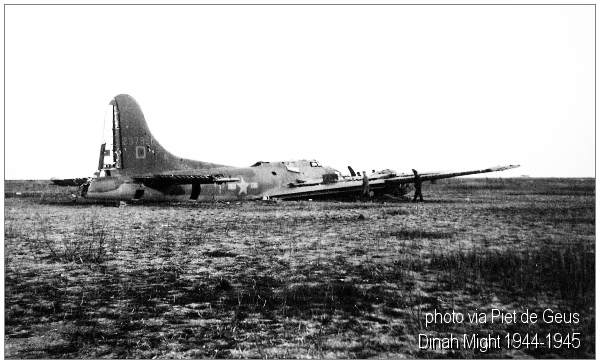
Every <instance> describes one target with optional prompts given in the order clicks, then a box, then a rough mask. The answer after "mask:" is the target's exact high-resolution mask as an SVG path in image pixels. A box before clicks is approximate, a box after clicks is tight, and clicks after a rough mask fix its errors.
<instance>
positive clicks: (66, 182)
mask: <svg viewBox="0 0 600 364" xmlns="http://www.w3.org/2000/svg"><path fill="white" fill-rule="evenodd" d="M88 179H89V178H87V177H86V178H65V179H60V178H51V179H50V181H52V183H54V184H55V185H58V186H73V187H79V186H81V185H82V184H84V183H86V182H87V181H88Z"/></svg>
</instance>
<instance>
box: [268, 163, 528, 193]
mask: <svg viewBox="0 0 600 364" xmlns="http://www.w3.org/2000/svg"><path fill="white" fill-rule="evenodd" d="M516 167H518V165H508V166H498V167H490V168H485V169H476V170H470V171H456V172H431V173H423V174H419V176H420V178H421V181H435V180H439V179H444V178H452V177H459V176H466V175H472V174H480V173H489V172H498V171H504V170H507V169H511V168H516ZM414 182H415V176H414V174H404V175H395V176H394V175H386V176H373V177H369V189H370V190H371V191H378V190H384V189H393V188H394V187H395V186H399V185H402V184H411V183H414ZM362 191H363V181H362V180H361V179H360V178H347V179H343V180H339V181H337V182H332V183H324V182H322V183H320V184H314V183H311V184H296V185H290V186H289V187H287V188H281V189H278V190H276V191H272V193H271V194H270V195H269V197H272V198H279V199H282V200H287V199H304V198H315V199H319V198H326V199H329V198H339V197H345V196H356V195H357V194H358V195H359V194H361V193H362Z"/></svg>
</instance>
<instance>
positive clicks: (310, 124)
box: [5, 6, 595, 179]
mask: <svg viewBox="0 0 600 364" xmlns="http://www.w3.org/2000/svg"><path fill="white" fill-rule="evenodd" d="M5 12H6V13H5V15H6V23H5V26H6V33H5V36H6V43H5V47H6V54H5V57H6V63H5V68H6V69H5V70H6V79H5V87H6V95H5V97H6V105H5V115H6V117H5V132H6V135H5V143H6V144H5V148H6V149H5V153H6V154H5V160H6V164H5V173H6V174H5V178H7V179H21V178H40V179H41V178H43V179H46V178H50V177H76V176H77V177H79V176H81V177H85V176H90V175H91V174H92V173H93V171H94V170H95V168H96V166H97V161H98V152H99V147H100V143H101V141H102V130H103V120H104V112H105V109H106V108H105V106H106V105H107V103H108V102H109V101H110V99H111V98H112V97H113V96H115V95H116V94H119V93H127V94H130V95H132V96H133V97H134V98H135V99H136V100H137V101H138V102H139V104H140V105H141V107H142V110H143V111H144V114H145V116H146V120H147V121H148V124H149V126H150V129H151V130H152V133H153V135H154V137H155V138H156V139H158V140H159V141H160V143H161V144H162V145H163V146H164V147H166V148H167V149H168V150H170V151H171V152H172V153H174V154H176V155H179V156H181V157H185V158H191V159H199V160H203V161H209V162H215V163H221V164H227V165H233V166H249V165H251V164H253V163H254V162H256V161H258V160H267V161H278V160H292V159H309V158H310V159H312V158H315V159H318V160H320V161H321V162H322V163H323V164H325V165H330V166H333V167H335V168H338V169H340V170H343V172H344V173H346V172H347V170H346V166H347V165H349V164H350V165H352V166H354V167H355V169H357V170H370V169H381V168H393V169H397V170H399V171H402V172H410V169H411V168H416V169H418V170H419V171H423V172H425V171H431V170H462V169H471V168H483V167H488V166H494V165H499V164H521V165H522V167H521V168H519V169H516V170H512V171H507V172H503V173H501V174H495V175H497V176H507V177H508V176H519V175H530V176H536V177H537V176H560V177H562V176H577V177H579V176H594V132H595V129H594V121H595V120H594V97H595V96H594V77H595V75H594V7H593V6H7V7H6V8H5Z"/></svg>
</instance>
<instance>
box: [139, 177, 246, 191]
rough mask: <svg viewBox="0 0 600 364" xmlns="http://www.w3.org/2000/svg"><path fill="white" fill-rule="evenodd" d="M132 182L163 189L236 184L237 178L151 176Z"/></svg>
mask: <svg viewBox="0 0 600 364" xmlns="http://www.w3.org/2000/svg"><path fill="white" fill-rule="evenodd" d="M133 180H134V181H136V182H140V183H143V184H144V185H146V186H148V187H155V188H160V187H165V186H171V185H189V184H195V183H197V184H213V183H227V182H238V181H239V178H231V177H225V176H223V175H210V174H153V175H149V176H137V177H134V178H133Z"/></svg>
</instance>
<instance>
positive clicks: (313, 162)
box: [310, 161, 321, 167]
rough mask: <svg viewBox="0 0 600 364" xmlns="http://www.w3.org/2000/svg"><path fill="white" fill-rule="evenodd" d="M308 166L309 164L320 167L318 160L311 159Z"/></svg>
mask: <svg viewBox="0 0 600 364" xmlns="http://www.w3.org/2000/svg"><path fill="white" fill-rule="evenodd" d="M310 166H311V167H321V165H320V164H319V162H317V161H312V162H310Z"/></svg>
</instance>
